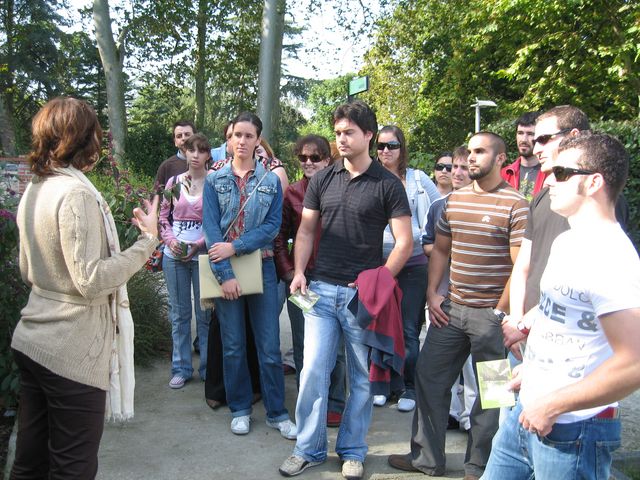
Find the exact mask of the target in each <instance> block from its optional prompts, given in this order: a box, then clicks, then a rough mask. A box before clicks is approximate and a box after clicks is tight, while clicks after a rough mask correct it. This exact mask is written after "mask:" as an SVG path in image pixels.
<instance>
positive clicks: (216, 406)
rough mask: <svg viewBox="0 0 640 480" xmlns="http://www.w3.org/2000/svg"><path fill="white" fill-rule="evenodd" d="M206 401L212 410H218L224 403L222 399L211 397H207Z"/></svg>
mask: <svg viewBox="0 0 640 480" xmlns="http://www.w3.org/2000/svg"><path fill="white" fill-rule="evenodd" d="M204 401H205V402H207V405H208V406H209V408H211V409H212V410H217V409H219V408H220V407H222V406H223V405H224V402H221V401H220V400H212V399H211V398H205V399H204Z"/></svg>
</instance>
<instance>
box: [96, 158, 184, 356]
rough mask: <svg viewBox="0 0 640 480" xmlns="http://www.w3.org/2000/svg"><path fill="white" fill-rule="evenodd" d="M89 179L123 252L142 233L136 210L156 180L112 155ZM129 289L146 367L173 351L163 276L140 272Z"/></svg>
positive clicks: (136, 348)
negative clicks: (104, 204) (112, 222)
mask: <svg viewBox="0 0 640 480" xmlns="http://www.w3.org/2000/svg"><path fill="white" fill-rule="evenodd" d="M89 178H90V179H91V181H92V182H93V184H94V185H95V187H96V188H97V189H98V190H99V191H100V192H101V193H102V195H103V197H104V199H105V201H106V202H107V204H108V205H109V208H110V209H111V213H112V215H113V218H114V220H115V223H116V228H117V229H118V237H119V239H120V245H121V247H122V249H125V248H127V247H129V246H131V245H132V244H133V243H134V242H135V240H136V238H137V237H138V234H139V231H138V229H137V228H136V227H135V226H134V225H132V224H131V218H132V217H133V209H134V208H136V207H138V206H140V205H141V204H142V200H143V199H149V198H150V197H151V194H152V186H153V178H151V177H149V176H146V175H143V174H135V173H132V172H130V171H129V170H127V169H124V168H121V167H120V166H119V165H118V164H117V162H115V160H114V159H113V157H112V156H111V155H108V156H107V157H106V158H105V159H103V161H102V163H101V164H100V166H99V168H97V169H96V171H94V172H92V173H90V174H89ZM127 288H128V290H129V299H130V300H131V315H132V316H133V323H134V325H135V337H134V352H135V360H136V363H137V364H139V365H145V364H148V363H149V361H150V360H151V359H152V358H154V357H158V356H159V355H162V354H163V352H166V351H167V349H168V348H170V341H171V329H170V325H169V322H168V321H167V294H166V288H165V286H164V276H163V275H162V274H153V273H150V272H147V271H146V270H140V271H139V272H138V273H136V274H135V275H134V276H133V277H132V278H131V280H129V283H127Z"/></svg>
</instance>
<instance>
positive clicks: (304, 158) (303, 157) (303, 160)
mask: <svg viewBox="0 0 640 480" xmlns="http://www.w3.org/2000/svg"><path fill="white" fill-rule="evenodd" d="M298 160H300V163H307V160H311V162H312V163H318V162H321V161H322V160H324V158H322V157H321V156H320V155H318V154H317V153H314V154H313V155H302V154H300V155H298Z"/></svg>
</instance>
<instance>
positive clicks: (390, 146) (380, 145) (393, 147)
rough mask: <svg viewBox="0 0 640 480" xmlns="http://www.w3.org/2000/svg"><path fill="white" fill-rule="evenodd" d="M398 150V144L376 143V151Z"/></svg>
mask: <svg viewBox="0 0 640 480" xmlns="http://www.w3.org/2000/svg"><path fill="white" fill-rule="evenodd" d="M385 148H387V149H389V150H398V149H399V148H400V142H378V150H384V149H385Z"/></svg>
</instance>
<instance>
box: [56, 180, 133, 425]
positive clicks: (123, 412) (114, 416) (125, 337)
mask: <svg viewBox="0 0 640 480" xmlns="http://www.w3.org/2000/svg"><path fill="white" fill-rule="evenodd" d="M56 170H57V171H59V172H60V173H62V174H66V175H71V176H72V177H75V178H77V179H78V180H80V181H81V182H82V183H83V184H84V185H86V186H87V188H88V189H89V190H91V192H93V194H94V195H95V197H96V200H97V202H98V205H99V206H100V212H101V213H102V219H103V221H104V229H105V231H106V232H107V242H108V244H109V254H110V255H111V256H113V255H115V254H116V253H118V252H120V240H119V239H118V231H117V230H116V224H115V222H114V221H113V215H111V209H110V208H109V205H107V202H105V201H104V199H103V198H102V195H101V194H100V192H99V191H98V190H97V189H96V187H94V186H93V184H92V183H91V181H90V180H89V179H88V178H87V177H86V176H85V175H84V173H82V172H81V171H80V170H78V169H76V168H73V167H67V168H64V169H56ZM109 300H110V302H111V319H112V320H113V323H114V328H113V332H114V338H113V341H112V346H111V361H110V365H109V391H108V392H107V406H106V407H107V408H106V415H105V416H106V420H114V421H123V420H129V419H131V418H133V393H134V390H135V385H136V380H135V371H134V365H133V318H132V317H131V311H130V310H129V295H128V294H127V285H126V284H124V285H121V286H120V287H118V289H117V290H116V292H115V294H113V295H110V296H109Z"/></svg>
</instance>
